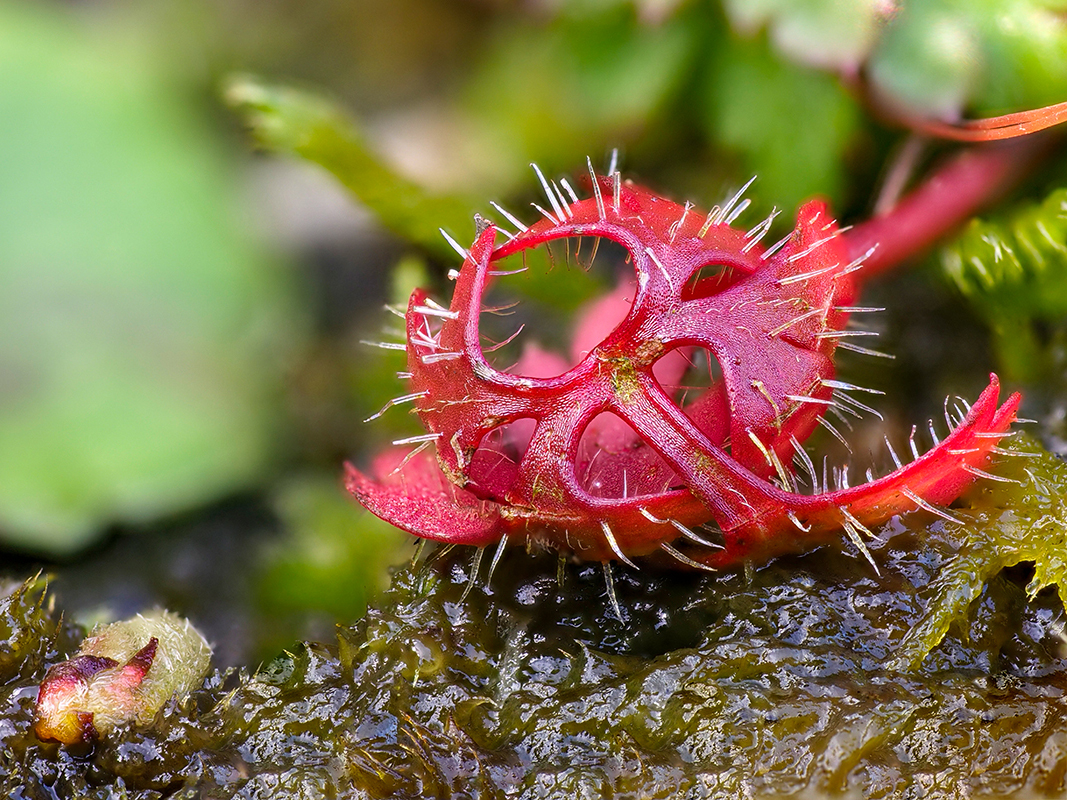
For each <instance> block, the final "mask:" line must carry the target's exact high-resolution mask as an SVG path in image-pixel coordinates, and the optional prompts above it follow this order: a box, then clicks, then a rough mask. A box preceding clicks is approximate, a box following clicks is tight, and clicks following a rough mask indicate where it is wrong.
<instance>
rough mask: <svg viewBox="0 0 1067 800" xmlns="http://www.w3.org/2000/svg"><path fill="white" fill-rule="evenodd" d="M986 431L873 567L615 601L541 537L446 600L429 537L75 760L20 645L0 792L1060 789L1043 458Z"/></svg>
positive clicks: (701, 583) (696, 581) (704, 580)
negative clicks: (364, 595) (315, 640)
mask: <svg viewBox="0 0 1067 800" xmlns="http://www.w3.org/2000/svg"><path fill="white" fill-rule="evenodd" d="M1007 449H1008V450H1009V451H1010V452H1012V453H1015V454H1016V455H1015V456H1013V457H1008V456H1004V457H1003V458H1002V459H1001V460H1002V462H1003V463H1001V464H999V465H997V467H996V469H997V472H998V474H999V475H1001V476H1002V477H1005V478H1010V479H1013V480H1019V481H1020V483H1018V484H1016V483H1004V482H993V481H989V480H983V481H980V482H979V484H978V486H977V487H976V488H975V489H974V490H973V491H972V492H971V494H970V495H969V496H968V497H967V498H965V500H964V501H963V502H962V503H961V504H959V507H957V508H955V509H953V510H952V513H953V514H954V515H955V516H957V517H958V518H959V519H960V521H961V523H960V524H958V525H957V524H955V523H949V522H947V521H944V520H941V519H939V518H936V517H933V516H931V515H926V514H916V515H912V516H911V517H909V518H907V519H904V520H899V519H898V520H894V521H892V522H891V523H890V524H888V525H887V526H885V527H884V528H883V529H882V530H881V531H880V532H879V536H878V538H877V539H876V540H875V541H873V542H872V543H871V544H870V548H871V551H872V553H873V555H874V557H875V558H876V559H877V560H878V562H879V566H880V570H881V574H880V575H876V574H874V572H873V571H872V570H871V569H870V567H869V566H868V565H867V564H866V563H865V562H864V561H863V560H862V559H860V558H858V557H855V556H853V555H850V554H849V553H848V552H846V549H844V548H842V549H837V548H825V549H823V550H822V551H819V552H815V553H809V554H807V555H805V556H803V557H796V558H789V559H781V560H779V561H776V562H774V563H773V564H771V565H769V566H767V567H765V568H763V569H761V570H758V571H755V572H754V573H753V574H752V575H751V576H750V577H749V578H746V577H745V575H743V574H740V573H737V574H721V575H703V574H701V575H690V574H685V573H678V572H676V571H671V572H667V571H659V570H657V569H655V568H654V567H653V566H651V565H649V566H646V567H645V568H644V569H642V570H641V571H640V572H635V571H632V570H629V569H623V568H617V569H616V570H615V584H616V588H617V591H618V594H619V601H620V604H621V606H622V608H623V612H624V613H623V617H624V618H623V619H622V620H618V619H615V618H614V616H613V615H612V614H611V613H610V612H609V611H608V602H607V599H606V597H605V593H604V585H603V578H602V575H601V573H600V568H599V566H598V565H591V564H585V565H575V566H571V567H569V568H568V569H567V570H566V571H565V573H564V578H563V584H562V585H558V584H557V580H556V577H555V570H554V569H553V563H552V556H550V555H543V556H534V557H530V556H527V555H526V554H524V553H522V552H521V551H520V550H518V549H515V550H513V551H509V552H508V553H507V554H506V555H505V557H504V559H503V560H502V562H501V563H500V565H499V568H498V569H497V571H496V573H495V576H494V578H493V583H492V587H491V588H485V587H484V586H481V585H480V584H477V583H476V585H475V588H474V589H473V591H471V592H470V594H469V595H468V597H467V599H466V600H463V599H462V595H463V592H464V588H465V586H466V584H467V581H468V569H469V564H470V562H471V558H470V552H469V551H468V550H465V549H462V548H456V549H454V550H451V551H449V552H440V553H438V554H436V555H435V556H432V557H431V558H430V560H429V562H428V563H422V564H419V565H417V566H407V567H404V568H402V569H400V570H399V571H398V572H397V573H396V574H395V576H394V580H393V584H392V587H391V588H390V590H389V591H388V592H387V593H386V595H385V596H384V597H383V598H382V600H381V601H380V603H379V604H378V605H377V606H376V607H373V608H371V610H370V611H369V612H368V613H367V616H366V617H365V618H364V619H363V620H362V621H361V622H360V623H359V624H357V625H355V626H354V627H351V628H344V629H342V630H341V631H340V635H339V638H338V646H337V648H327V647H324V646H321V645H304V646H301V647H298V648H295V649H294V650H293V651H292V652H287V653H283V654H282V655H281V656H279V657H278V658H276V659H275V660H274V661H272V662H270V663H269V664H267V665H266V666H264V667H263V668H262V669H261V670H260V671H259V672H257V673H255V674H247V673H244V672H231V673H227V674H224V675H219V674H216V675H214V676H213V677H211V678H209V679H208V681H207V683H206V684H205V686H204V688H202V689H201V690H199V691H197V692H194V693H193V694H192V695H191V696H190V697H188V698H186V699H185V700H183V701H182V702H181V703H177V704H172V705H170V706H168V707H166V708H165V709H164V710H163V711H162V712H161V714H160V716H159V717H157V719H156V721H155V722H154V723H153V724H152V725H150V726H148V727H147V728H142V729H136V728H127V729H122V728H120V729H119V730H117V731H116V732H115V733H114V734H113V735H112V736H111V737H110V738H109V739H108V740H106V741H105V742H103V743H102V744H101V745H100V746H98V748H97V750H96V752H95V753H93V754H91V757H88V758H85V757H83V758H82V759H81V760H78V759H75V758H74V756H73V755H71V754H70V753H68V752H66V751H63V750H58V749H56V748H55V747H49V746H43V745H40V744H37V743H36V742H35V741H34V740H33V738H32V735H31V734H29V732H28V727H29V717H28V713H29V712H28V710H27V706H28V705H29V704H32V697H33V693H34V688H33V683H34V681H36V680H38V679H39V678H40V674H41V672H42V671H43V667H44V663H45V662H46V661H47V660H48V658H45V659H42V658H41V656H40V652H42V651H41V649H40V646H39V645H35V646H34V647H28V648H27V647H24V646H23V647H21V648H20V649H19V650H18V653H20V654H22V657H23V658H25V659H27V660H26V661H25V662H24V663H25V664H26V667H25V669H22V670H18V669H16V670H12V669H11V668H10V667H9V668H7V669H6V672H5V673H4V675H5V676H6V677H5V680H6V683H5V685H4V690H3V691H4V692H5V693H6V694H5V695H4V696H5V697H7V698H8V703H7V705H6V708H7V711H6V712H5V715H4V718H3V723H2V727H0V731H2V734H0V735H2V738H3V740H4V741H3V752H4V753H6V755H4V756H3V757H2V760H0V789H7V790H9V793H10V792H11V791H13V790H14V788H15V787H19V788H20V790H21V791H23V794H22V795H21V796H23V797H53V796H54V794H50V792H51V791H53V790H52V789H50V788H48V787H55V786H57V785H59V786H61V787H62V788H61V790H57V791H58V793H59V795H60V796H64V797H67V796H85V797H117V796H125V797H134V798H145V800H147V799H148V798H156V797H161V796H162V795H163V793H175V792H178V790H183V791H185V792H187V793H188V794H181V793H177V794H169V795H168V796H178V797H186V796H189V797H201V796H208V797H213V798H215V797H233V796H240V797H250V798H267V797H279V796H286V797H308V798H311V797H344V798H371V797H373V798H410V797H469V796H480V797H493V798H503V797H523V798H537V797H544V798H556V797H566V796H572V795H573V796H609V795H610V796H613V797H642V798H675V797H680V796H699V797H722V798H734V797H739V796H745V795H746V794H756V795H763V796H779V795H785V794H790V793H796V792H802V791H806V792H815V793H817V794H819V795H820V796H822V795H833V794H835V793H838V792H851V793H854V794H856V795H860V794H862V795H863V796H866V797H876V798H877V797H900V796H903V795H904V793H905V792H906V791H907V790H908V787H918V786H922V787H925V795H924V796H926V797H933V798H948V797H953V798H954V797H958V796H960V795H961V793H970V794H972V795H978V796H982V795H986V796H997V797H1002V796H1016V797H1023V796H1025V797H1034V796H1037V797H1041V796H1049V797H1061V796H1063V793H1064V792H1065V791H1067V783H1065V777H1064V776H1065V773H1067V755H1065V753H1067V748H1065V746H1064V745H1065V737H1067V734H1065V731H1064V729H1063V727H1062V723H1061V722H1060V721H1061V720H1062V719H1063V718H1064V712H1065V710H1067V709H1065V700H1064V698H1065V696H1067V641H1065V637H1064V631H1063V627H1064V608H1063V604H1062V603H1061V601H1060V598H1059V597H1057V596H1056V593H1055V592H1054V591H1052V590H1050V589H1049V588H1047V587H1049V586H1050V585H1055V586H1057V587H1059V591H1060V592H1061V593H1062V592H1063V591H1064V584H1065V578H1067V567H1065V562H1067V557H1065V555H1064V554H1065V553H1067V547H1065V542H1064V536H1065V530H1067V527H1065V524H1067V508H1065V501H1064V499H1063V498H1064V495H1065V494H1067V465H1065V464H1064V463H1063V462H1060V461H1058V460H1057V459H1055V458H1054V457H1052V456H1050V455H1048V454H1047V453H1045V452H1044V451H1042V450H1041V449H1040V448H1039V447H1038V446H1037V445H1035V444H1033V443H1032V442H1029V441H1028V440H1025V439H1023V440H1021V441H1019V442H1018V443H1016V444H1013V445H1010V446H1009V447H1008V448H1007ZM22 596H23V597H25V596H26V592H25V590H24V591H23V595H22ZM8 602H9V605H10V602H11V601H8ZM19 602H24V601H21V600H20V601H19ZM32 607H33V608H34V609H36V610H35V611H33V612H32V613H29V612H28V611H26V610H25V609H28V608H29V606H24V611H23V612H22V613H28V617H29V618H30V619H36V620H38V624H40V622H41V620H52V622H50V623H48V624H49V625H52V626H53V627H52V628H49V630H54V625H55V622H54V617H52V616H51V615H49V614H48V613H46V612H45V611H44V610H42V609H41V607H40V605H39V604H35V605H32ZM31 638H33V637H31ZM46 638H47V637H46ZM34 641H41V639H39V638H38V639H34ZM35 647H36V648H37V649H35ZM9 649H10V648H9ZM45 649H46V650H47V648H45ZM32 653H37V654H38V655H36V656H32V655H31V654H32ZM5 658H7V661H4V662H3V663H7V664H10V663H12V656H11V655H7V656H5ZM34 659H36V660H34ZM15 660H16V661H17V660H18V658H17V657H16V658H15ZM11 698H19V699H18V701H17V702H12V700H11ZM935 742H936V746H931V743H935ZM118 787H122V788H121V789H119V788H118ZM115 792H124V793H125V794H116V793H115Z"/></svg>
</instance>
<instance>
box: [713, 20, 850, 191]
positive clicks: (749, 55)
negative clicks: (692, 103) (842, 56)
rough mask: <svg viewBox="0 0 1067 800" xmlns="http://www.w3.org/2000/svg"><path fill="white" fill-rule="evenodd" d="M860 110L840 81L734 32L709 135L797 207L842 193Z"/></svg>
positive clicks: (717, 71) (717, 80) (724, 53)
mask: <svg viewBox="0 0 1067 800" xmlns="http://www.w3.org/2000/svg"><path fill="white" fill-rule="evenodd" d="M859 120H860V114H859V110H858V108H857V106H856V103H855V101H853V100H852V98H851V97H849V95H848V94H847V93H846V92H845V91H844V89H843V88H842V87H841V86H840V85H839V83H838V82H837V80H836V79H835V78H833V77H831V76H829V75H826V74H824V73H820V72H816V71H813V70H808V69H798V68H797V67H795V66H792V65H790V64H787V63H785V62H783V61H781V60H779V59H778V58H776V57H775V56H774V55H773V54H772V53H771V52H770V51H769V49H768V48H767V47H766V45H765V44H764V43H762V42H758V41H757V42H746V41H742V40H737V39H732V40H727V41H726V42H724V44H723V47H721V48H720V49H719V50H718V51H717V52H716V53H715V56H714V63H713V67H712V69H711V70H710V71H709V75H708V82H707V103H706V116H705V125H706V128H707V130H708V133H709V136H710V138H712V139H714V140H717V141H719V142H721V143H722V144H724V145H726V146H727V147H730V148H733V149H735V150H737V151H738V152H739V153H740V154H741V155H742V157H743V159H744V163H745V167H746V169H747V170H748V171H750V172H751V173H754V174H756V175H757V176H758V177H759V182H758V186H759V189H758V193H759V194H760V195H762V196H764V197H768V198H773V202H774V203H776V204H777V205H778V207H779V208H786V209H792V208H794V207H796V205H797V204H799V203H800V201H802V200H804V199H806V198H808V197H811V196H812V195H815V194H821V195H825V196H828V197H830V198H831V199H832V200H840V199H841V196H842V194H843V192H844V188H845V181H846V169H845V166H846V163H845V153H846V150H847V149H848V147H849V145H850V143H851V142H852V140H853V136H854V134H855V132H856V130H857V128H858V125H859Z"/></svg>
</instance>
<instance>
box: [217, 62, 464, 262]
mask: <svg viewBox="0 0 1067 800" xmlns="http://www.w3.org/2000/svg"><path fill="white" fill-rule="evenodd" d="M225 97H226V100H227V102H228V103H229V104H230V106H231V107H232V108H234V109H235V110H236V111H237V112H238V113H239V114H240V115H241V117H242V118H243V119H244V121H245V123H246V124H247V125H248V126H249V127H250V128H251V130H252V134H253V135H254V136H255V138H256V141H257V143H258V144H259V145H260V146H261V147H263V148H264V149H266V150H270V151H272V152H276V153H288V154H292V155H297V156H300V157H301V158H305V159H307V160H308V161H311V162H313V163H315V164H319V165H320V166H322V167H324V168H325V169H326V170H327V171H329V172H330V173H332V174H333V175H334V177H336V178H337V179H338V180H339V181H340V182H341V183H342V184H343V185H344V187H345V188H346V189H348V190H349V191H350V192H351V193H352V194H353V195H355V196H356V197H357V198H359V200H360V201H361V202H362V203H363V204H364V205H366V206H367V207H368V208H370V210H371V211H373V212H374V213H375V214H376V215H377V216H378V218H379V219H380V220H381V221H382V224H384V225H385V226H386V227H387V228H389V229H390V230H391V231H393V232H394V233H395V234H397V235H398V236H400V237H402V238H404V239H407V240H408V241H410V242H413V243H415V244H417V245H419V246H420V247H422V248H424V249H426V250H428V251H430V252H431V253H434V254H435V255H437V256H438V257H439V258H443V259H449V260H455V257H456V254H455V252H454V251H453V250H452V249H451V248H450V247H449V245H448V243H447V242H445V240H444V239H443V237H442V236H441V234H440V232H439V230H438V229H439V228H444V229H445V230H446V231H449V232H450V233H451V234H452V235H453V236H454V237H456V238H457V239H458V240H459V241H460V242H463V241H464V240H466V239H473V231H474V211H475V209H477V208H479V207H481V205H482V204H480V203H476V202H475V201H473V200H469V199H464V198H460V197H455V196H451V195H434V194H431V193H430V192H428V191H427V190H425V189H424V188H422V187H420V186H418V185H416V184H415V183H412V182H411V181H409V180H407V179H405V178H403V177H401V176H400V175H398V174H397V173H396V172H395V171H393V170H391V169H390V168H389V167H387V166H386V165H385V164H384V163H383V162H382V160H381V159H380V158H379V157H378V156H377V155H376V154H374V153H373V152H371V150H370V148H369V147H368V145H367V143H366V141H365V140H364V138H363V135H362V133H361V132H360V130H359V128H358V127H357V126H356V124H355V122H354V121H353V120H351V119H350V118H349V117H348V116H347V115H346V114H345V113H344V112H343V111H341V110H340V109H339V108H338V107H337V106H336V105H335V104H334V103H332V102H331V101H330V100H328V99H326V98H325V97H322V96H320V95H316V94H312V93H310V92H303V91H300V90H299V89H294V88H291V87H287V86H277V85H271V84H268V83H265V82H263V81H260V80H259V79H257V78H254V77H250V76H238V77H235V78H232V79H230V81H229V83H228V84H227V86H226V89H225Z"/></svg>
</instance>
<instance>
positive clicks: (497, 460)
mask: <svg viewBox="0 0 1067 800" xmlns="http://www.w3.org/2000/svg"><path fill="white" fill-rule="evenodd" d="M536 427H537V420H535V419H517V420H515V421H514V422H509V423H506V424H504V425H500V426H498V427H496V428H493V430H491V431H489V433H487V434H486V435H485V436H484V437H483V438H482V442H481V444H480V445H478V449H477V450H475V451H474V455H473V456H472V457H471V463H470V467H469V468H468V470H467V474H468V475H469V476H470V485H469V486H468V488H469V489H470V490H471V491H472V492H474V493H475V494H477V495H478V496H479V497H484V498H487V499H491V500H503V499H504V497H505V495H506V494H507V493H508V492H509V491H510V490H511V487H512V486H513V485H514V483H515V478H516V477H517V476H518V471H519V462H520V461H521V460H522V457H523V455H524V454H525V453H526V448H527V447H529V444H530V439H531V437H532V436H533V433H534V429H535V428H536Z"/></svg>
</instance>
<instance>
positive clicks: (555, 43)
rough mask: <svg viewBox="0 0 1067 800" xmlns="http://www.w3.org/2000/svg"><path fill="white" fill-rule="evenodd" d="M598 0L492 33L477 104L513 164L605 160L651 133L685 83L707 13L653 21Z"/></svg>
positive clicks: (497, 148)
mask: <svg viewBox="0 0 1067 800" xmlns="http://www.w3.org/2000/svg"><path fill="white" fill-rule="evenodd" d="M591 5H592V6H603V7H602V8H599V7H597V8H594V7H590V8H586V7H585V6H583V7H582V11H583V12H585V13H575V12H573V11H572V12H571V14H569V15H563V16H561V17H559V18H557V19H555V20H553V21H552V22H551V23H548V24H545V25H536V24H533V23H519V24H513V25H510V26H508V27H505V28H502V29H501V30H499V31H498V32H497V34H496V35H495V36H494V37H493V39H492V40H491V41H490V42H489V46H488V50H487V52H486V53H485V55H484V58H483V60H482V62H481V64H480V66H479V68H478V71H477V72H475V74H474V75H473V76H472V78H471V81H470V85H469V86H468V89H467V107H468V108H469V109H470V110H471V112H472V113H473V114H474V116H475V117H476V118H477V120H478V122H479V124H480V125H481V126H482V127H483V128H484V129H485V130H487V131H488V132H490V136H491V139H492V142H493V150H494V155H493V157H494V158H495V159H497V160H498V161H499V162H501V163H502V164H503V165H508V164H510V165H516V166H521V167H523V168H524V167H525V165H526V164H528V163H529V162H530V161H539V162H542V163H543V165H544V166H546V167H548V168H549V169H553V170H554V169H562V168H574V167H575V166H580V165H581V164H583V163H584V162H585V157H586V156H593V157H594V159H597V160H599V156H600V155H601V154H603V153H604V152H605V149H606V148H610V147H611V146H612V145H619V144H624V143H626V142H628V141H633V140H634V139H636V138H638V137H639V136H640V135H641V134H642V133H646V132H647V131H648V130H649V128H651V127H652V126H653V125H654V124H655V122H656V120H657V117H658V116H659V115H660V114H661V113H663V112H664V111H666V110H668V109H669V108H670V101H671V99H672V98H673V97H674V96H675V95H676V94H677V93H678V91H679V89H680V88H681V87H682V86H683V85H684V84H685V82H686V80H687V77H688V74H689V71H690V69H691V68H692V66H693V64H694V62H695V58H696V55H697V51H698V47H699V45H700V41H701V39H700V35H701V33H702V32H704V31H705V30H706V28H707V26H706V25H704V24H702V22H701V19H700V16H699V15H698V14H697V13H695V12H694V13H690V14H684V13H681V14H678V15H676V16H674V17H672V18H671V19H670V20H668V21H667V22H665V23H663V24H662V25H658V26H650V25H643V24H641V23H640V22H639V21H638V19H637V17H636V16H635V13H634V11H633V9H631V8H627V7H625V6H623V5H619V4H618V3H605V4H591ZM594 12H595V13H594ZM503 168H505V169H506V168H507V167H506V166H505V167H503ZM512 168H513V169H514V167H512Z"/></svg>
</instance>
